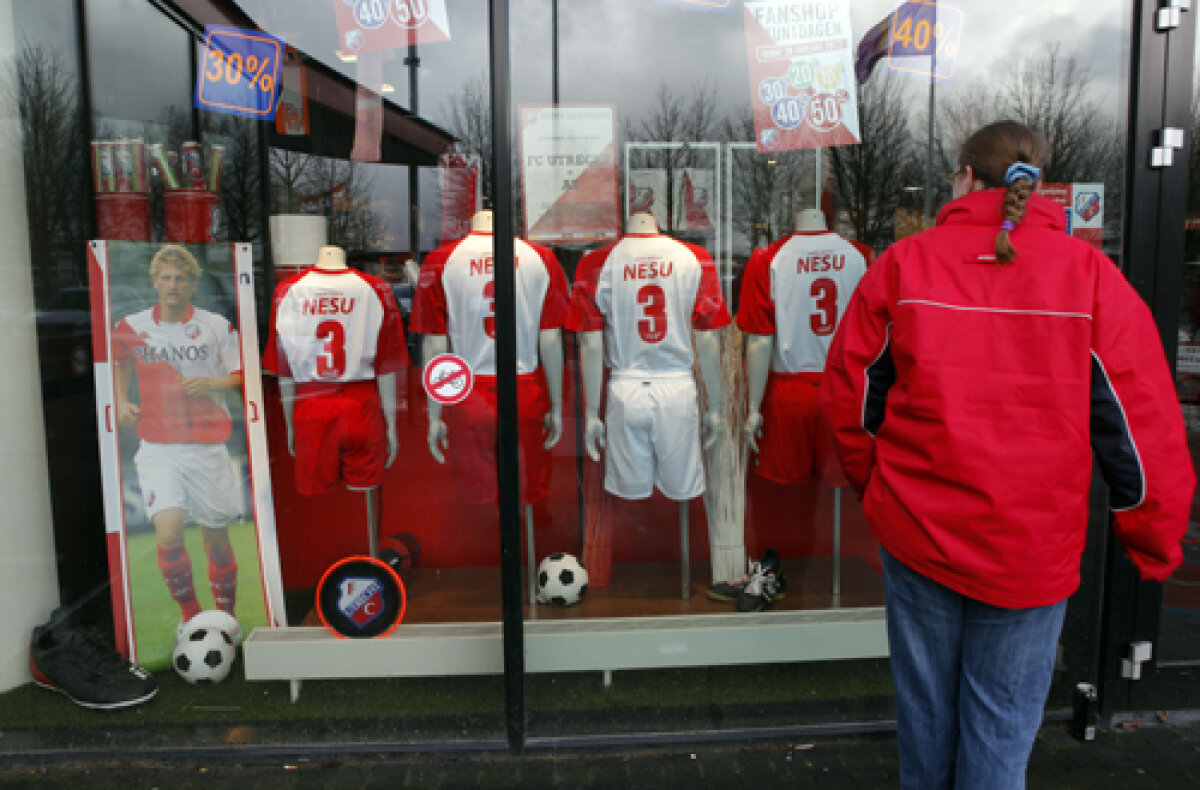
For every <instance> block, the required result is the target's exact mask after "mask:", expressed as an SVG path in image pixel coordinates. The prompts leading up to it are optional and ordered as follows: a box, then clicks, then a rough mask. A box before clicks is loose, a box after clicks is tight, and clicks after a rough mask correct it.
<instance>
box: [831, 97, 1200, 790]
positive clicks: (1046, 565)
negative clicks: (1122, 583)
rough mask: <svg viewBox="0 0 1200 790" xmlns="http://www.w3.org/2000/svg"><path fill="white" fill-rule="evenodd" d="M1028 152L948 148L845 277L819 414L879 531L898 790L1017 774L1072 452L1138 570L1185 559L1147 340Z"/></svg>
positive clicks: (1077, 499) (1159, 384) (1124, 288)
mask: <svg viewBox="0 0 1200 790" xmlns="http://www.w3.org/2000/svg"><path fill="white" fill-rule="evenodd" d="M1044 160H1045V147H1044V146H1043V144H1042V143H1041V141H1040V140H1039V138H1038V136H1037V134H1035V133H1034V132H1033V131H1032V130H1031V129H1029V128H1028V127H1026V126H1024V125H1022V124H1020V123H1016V122H1013V121H1000V122H997V123H993V124H990V125H988V126H985V127H983V128H982V129H979V130H978V131H977V132H975V133H974V134H972V135H971V136H970V138H969V139H968V140H967V141H966V142H965V143H964V144H963V146H962V148H961V150H960V152H959V157H958V166H957V168H956V169H955V171H954V173H952V174H951V180H952V181H953V196H954V199H953V200H951V201H950V202H949V203H947V204H946V205H945V206H943V207H942V209H941V211H940V212H939V213H938V217H937V224H936V225H935V227H933V228H931V229H929V230H927V231H925V232H924V233H919V234H917V235H914V236H910V237H908V238H905V239H903V240H901V241H899V242H897V243H895V244H893V245H892V246H891V247H890V248H888V250H887V251H886V252H885V253H884V254H883V255H882V256H880V258H879V259H878V260H877V261H876V262H875V264H874V265H873V266H871V268H870V269H868V270H867V273H866V275H865V276H864V277H863V279H862V280H861V281H860V283H859V285H858V288H857V289H856V291H855V293H854V295H853V297H852V298H851V300H850V303H849V305H848V306H847V309H846V314H845V316H844V317H843V319H842V321H841V323H840V325H839V328H838V330H837V333H836V335H835V337H834V339H833V344H832V347H831V348H830V351H829V357H828V360H827V362H826V367H825V377H824V380H823V382H822V392H821V405H822V409H823V411H824V413H825V416H826V418H827V419H828V421H829V423H830V425H831V427H832V429H833V433H834V437H835V440H836V444H837V449H838V455H839V458H840V460H841V462H842V467H843V469H844V471H845V473H846V476H847V478H848V479H849V481H850V484H851V486H852V487H853V488H854V490H855V491H856V493H857V494H858V496H859V498H860V499H861V501H862V506H863V510H864V513H865V514H866V518H867V522H868V524H869V525H870V527H871V530H872V532H873V533H874V534H875V536H876V537H877V538H878V540H879V543H880V546H881V550H880V555H881V563H882V568H883V576H884V590H885V599H886V611H887V629H888V642H889V647H890V653H891V664H892V676H893V680H894V682H895V689H896V691H895V694H896V717H897V727H898V742H899V748H900V775H901V785H902V786H903V787H905V788H922V790H935V789H936V788H958V789H959V790H965V789H966V788H989V789H991V790H1007V789H1009V788H1023V787H1024V786H1025V773H1026V768H1027V764H1028V761H1029V754H1030V750H1031V749H1032V746H1033V739H1034V737H1035V735H1036V733H1037V729H1038V727H1039V726H1040V724H1041V721H1042V712H1043V708H1044V706H1045V701H1046V697H1047V694H1048V693H1049V689H1050V684H1051V680H1052V679H1053V669H1054V659H1055V652H1056V650H1055V649H1056V646H1057V644H1058V639H1059V635H1060V632H1061V629H1062V623H1063V617H1064V614H1065V612H1066V605H1067V604H1066V601H1067V598H1068V597H1069V596H1070V595H1071V594H1072V593H1073V592H1074V591H1075V590H1076V588H1077V587H1078V586H1079V581H1080V557H1081V555H1082V552H1083V548H1084V542H1085V538H1086V531H1087V521H1088V489H1089V485H1090V483H1091V478H1092V466H1093V458H1094V459H1095V460H1096V461H1097V462H1098V465H1099V468H1100V470H1101V472H1102V473H1103V476H1104V479H1105V482H1106V483H1107V486H1108V504H1109V506H1110V508H1111V509H1112V511H1113V513H1114V515H1115V520H1114V526H1113V528H1114V530H1115V532H1116V536H1117V538H1118V539H1119V540H1120V541H1121V543H1122V544H1123V545H1124V547H1125V549H1126V551H1127V552H1128V555H1129V558H1130V559H1131V560H1132V561H1133V564H1134V566H1135V567H1136V568H1137V570H1138V572H1139V574H1140V575H1141V577H1142V578H1144V579H1152V580H1157V581H1161V580H1164V579H1166V578H1167V577H1168V576H1170V575H1171V573H1172V572H1173V571H1174V569H1175V568H1176V566H1178V565H1179V563H1180V562H1181V560H1182V551H1181V547H1180V539H1181V538H1182V536H1183V534H1184V532H1185V530H1186V528H1187V523H1188V512H1189V509H1190V506H1191V502H1192V493H1193V490H1194V488H1195V483H1196V479H1195V475H1194V474H1193V471H1192V462H1191V458H1190V456H1189V454H1188V448H1187V443H1186V439H1185V434H1184V427H1183V421H1182V417H1181V413H1180V408H1179V403H1178V401H1177V399H1176V396H1175V388H1174V383H1173V380H1172V377H1171V374H1170V370H1169V369H1168V366H1167V362H1166V356H1165V354H1164V353H1163V348H1162V342H1161V340H1160V339H1159V334H1158V331H1157V329H1156V327H1155V324H1154V320H1153V317H1152V315H1151V313H1150V311H1149V309H1148V308H1147V306H1146V304H1145V303H1144V302H1143V301H1142V300H1141V298H1140V297H1139V296H1138V295H1137V293H1136V292H1135V291H1134V290H1133V288H1132V287H1131V286H1130V285H1129V283H1128V282H1127V281H1126V280H1125V278H1124V277H1123V276H1122V274H1121V272H1120V271H1119V270H1118V269H1117V267H1116V266H1115V265H1114V264H1113V262H1112V261H1111V260H1109V259H1108V258H1107V257H1105V256H1104V254H1103V253H1102V252H1100V251H1099V250H1097V249H1095V248H1094V247H1092V246H1090V245H1088V244H1087V243H1085V242H1082V241H1080V240H1078V239H1074V238H1072V237H1071V236H1070V235H1068V234H1067V233H1066V220H1065V216H1064V214H1063V210H1062V208H1061V207H1060V206H1058V204H1056V203H1054V202H1053V201H1051V200H1049V199H1048V198H1046V197H1044V196H1043V195H1040V194H1038V193H1037V191H1036V188H1037V185H1038V182H1039V180H1040V178H1041V168H1042V167H1043V165H1044Z"/></svg>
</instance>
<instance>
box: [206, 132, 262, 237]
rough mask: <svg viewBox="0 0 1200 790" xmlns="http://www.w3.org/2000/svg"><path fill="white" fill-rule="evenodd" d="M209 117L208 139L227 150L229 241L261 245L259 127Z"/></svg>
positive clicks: (224, 205)
mask: <svg viewBox="0 0 1200 790" xmlns="http://www.w3.org/2000/svg"><path fill="white" fill-rule="evenodd" d="M207 115H209V116H211V117H210V118H208V129H207V130H206V132H205V137H206V138H213V141H214V142H219V143H221V144H223V145H224V146H225V161H224V163H223V165H222V167H221V182H220V184H221V186H220V190H219V192H220V198H221V214H222V218H223V220H224V222H225V231H226V236H227V238H229V239H231V240H236V241H251V242H253V241H259V240H260V237H261V235H262V175H261V173H262V170H261V168H260V167H259V163H260V161H261V160H260V156H261V151H260V148H259V140H258V131H257V124H256V123H255V122H253V121H248V120H245V119H242V118H234V117H231V116H227V115H221V116H216V115H214V114H212V113H208V114H207Z"/></svg>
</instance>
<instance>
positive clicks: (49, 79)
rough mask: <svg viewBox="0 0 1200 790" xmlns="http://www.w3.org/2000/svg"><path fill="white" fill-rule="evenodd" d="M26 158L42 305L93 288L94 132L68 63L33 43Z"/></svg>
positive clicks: (21, 71)
mask: <svg viewBox="0 0 1200 790" xmlns="http://www.w3.org/2000/svg"><path fill="white" fill-rule="evenodd" d="M16 71H17V74H16V79H15V80H12V81H10V82H9V84H10V85H15V86H16V89H17V97H16V99H17V105H18V107H19V108H20V114H21V152H22V156H23V159H24V165H25V196H26V197H25V200H26V207H27V210H28V214H29V245H30V253H31V255H32V257H33V261H34V266H35V268H36V269H37V270H38V271H40V272H45V273H47V274H48V275H49V276H39V277H36V278H35V283H34V287H35V291H36V296H37V299H38V302H39V303H41V302H43V301H44V300H45V299H46V298H48V297H49V295H50V294H52V293H53V292H54V290H55V289H56V288H58V287H60V286H61V285H64V284H66V283H67V282H72V283H75V282H86V279H87V273H86V269H85V264H84V257H83V249H84V244H85V242H86V241H87V235H88V223H87V218H88V217H89V216H90V214H91V208H90V206H88V203H87V195H88V190H87V188H86V182H85V181H84V179H86V178H87V177H88V175H87V174H89V173H90V172H91V166H90V165H89V164H88V159H87V151H88V150H89V148H88V141H87V131H86V128H85V125H84V119H83V118H82V117H81V113H80V112H79V90H80V88H79V82H78V80H77V79H76V77H75V75H74V74H73V73H72V71H71V69H70V68H69V67H68V66H67V64H66V63H65V62H64V61H63V59H62V57H61V56H59V55H58V54H57V53H55V52H53V51H52V50H50V49H47V48H45V47H43V46H41V45H35V44H30V43H28V42H26V43H25V44H24V45H23V46H22V48H21V52H20V55H19V56H18V58H17V63H16Z"/></svg>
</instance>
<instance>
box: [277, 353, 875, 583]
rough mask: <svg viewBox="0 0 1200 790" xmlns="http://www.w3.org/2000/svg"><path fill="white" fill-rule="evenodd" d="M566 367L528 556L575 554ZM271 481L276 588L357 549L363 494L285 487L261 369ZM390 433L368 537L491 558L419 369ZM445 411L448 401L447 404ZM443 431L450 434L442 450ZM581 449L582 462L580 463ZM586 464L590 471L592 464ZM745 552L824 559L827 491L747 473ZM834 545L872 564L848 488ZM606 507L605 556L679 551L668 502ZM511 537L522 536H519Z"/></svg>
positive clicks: (444, 555)
mask: <svg viewBox="0 0 1200 790" xmlns="http://www.w3.org/2000/svg"><path fill="white" fill-rule="evenodd" d="M573 368H574V366H573V364H568V366H567V371H566V374H565V379H566V381H565V385H564V392H563V402H564V404H565V406H564V414H563V438H562V440H561V441H560V442H559V444H558V446H557V447H556V448H555V449H554V450H553V455H552V459H553V460H552V471H551V482H550V494H549V496H548V497H547V498H546V500H545V501H543V502H541V503H538V504H536V505H535V506H534V509H533V510H534V522H535V535H536V539H537V544H536V552H537V554H538V555H539V556H538V559H540V558H541V557H544V556H545V555H547V554H549V553H551V552H554V551H569V552H572V553H574V554H576V555H579V554H580V553H581V552H582V527H581V521H580V513H581V509H580V504H579V503H580V498H581V492H582V485H583V484H582V482H581V480H580V478H579V471H578V470H579V466H578V464H577V460H576V459H577V455H578V454H579V453H582V450H579V451H578V452H577V447H576V435H577V434H576V427H577V420H576V418H575V403H576V389H575V386H574V369H573ZM265 379H266V381H265V397H266V401H267V432H268V445H269V448H270V455H271V487H272V490H273V493H274V498H275V518H276V528H277V530H278V534H279V552H280V562H281V565H282V568H283V583H284V587H285V588H287V589H300V588H308V587H314V586H316V583H317V581H319V579H320V578H321V575H322V574H323V573H324V572H325V569H326V568H328V567H329V565H331V564H332V563H333V562H334V561H336V560H338V559H340V558H342V557H345V556H348V555H352V554H365V553H366V551H367V532H366V529H367V528H366V523H367V522H366V502H365V495H364V494H362V493H361V492H353V491H346V490H339V491H335V492H332V493H329V494H325V495H322V496H316V497H308V496H303V495H301V494H298V493H297V492H296V490H295V476H294V471H293V460H292V457H291V456H290V455H289V454H288V452H287V446H286V431H285V429H284V423H283V410H282V408H281V407H280V402H279V389H278V384H277V382H276V380H275V379H274V377H271V376H267V377H265ZM397 390H398V394H397V420H396V422H397V434H398V438H399V440H400V452H399V455H398V457H397V459H396V462H395V463H394V464H393V465H392V467H391V468H390V469H388V470H386V471H385V472H384V476H383V484H382V488H381V494H380V499H381V526H380V535H381V536H382V537H387V536H389V535H392V534H394V533H396V532H400V531H405V532H409V533H411V534H412V535H413V536H414V537H415V538H416V539H417V541H418V542H419V543H420V545H421V555H420V558H419V560H418V563H419V565H420V566H423V567H459V566H462V567H480V566H493V565H497V564H499V561H500V537H499V519H498V515H497V510H496V507H495V505H463V504H461V503H459V502H457V492H456V491H455V487H454V486H455V481H454V479H453V476H452V475H451V472H450V468H449V465H443V464H438V463H436V462H435V461H434V460H433V457H432V456H431V455H430V454H429V450H428V447H427V445H426V441H425V436H426V429H427V427H428V416H427V407H426V400H425V393H424V391H423V390H422V388H421V376H420V371H419V369H417V368H415V367H412V368H409V369H408V370H406V371H402V372H401V373H400V374H399V375H398V376H397ZM450 408H452V407H450ZM453 441H454V437H453V436H451V437H450V442H451V449H450V451H451V452H453V449H454V448H453ZM583 457H584V461H583V464H584V471H585V473H586V472H587V471H588V467H590V466H591V465H592V463H593V462H592V461H591V460H590V459H588V458H587V457H586V455H584V456H583ZM592 471H593V472H594V471H595V470H592ZM749 478H750V479H749V480H748V482H747V491H746V493H747V502H746V550H747V553H748V554H749V555H750V556H751V557H759V556H761V555H762V553H763V552H764V551H765V550H766V549H767V548H774V549H776V550H777V551H779V553H780V554H781V555H783V556H785V557H796V556H829V555H830V554H831V552H832V529H831V524H832V515H831V514H832V490H831V489H829V488H825V487H820V486H817V485H816V484H811V485H797V486H779V485H776V484H774V483H770V482H768V481H765V480H762V479H761V478H759V477H758V476H757V475H753V474H751V475H749ZM842 503H843V507H842V510H843V518H842V553H843V555H844V556H859V557H862V558H863V559H865V560H867V561H868V562H870V563H872V564H877V563H878V553H877V552H878V550H877V548H876V547H875V543H874V541H873V540H872V539H871V537H870V535H869V533H868V530H867V528H866V524H865V522H864V520H863V517H862V510H861V508H859V506H858V503H857V502H856V501H855V498H854V496H853V494H852V493H850V491H849V490H848V489H846V490H845V491H844V494H843V500H842ZM689 512H690V546H691V554H692V559H693V560H694V561H697V562H704V561H707V560H708V557H709V553H708V526H707V523H706V521H705V517H704V506H703V503H702V500H701V499H699V498H698V499H696V500H694V501H693V502H692V503H691V505H690V511H689ZM612 516H613V519H612V520H613V523H614V528H613V536H612V543H613V561H614V562H618V563H634V562H672V561H677V560H678V558H679V528H678V524H679V510H678V506H677V504H676V503H675V502H673V501H671V500H668V499H666V498H665V497H663V496H662V495H661V494H658V493H656V494H655V495H654V496H652V497H651V498H649V499H646V500H641V501H626V500H617V501H616V502H615V504H614V509H613V511H612ZM522 545H524V543H523V542H522Z"/></svg>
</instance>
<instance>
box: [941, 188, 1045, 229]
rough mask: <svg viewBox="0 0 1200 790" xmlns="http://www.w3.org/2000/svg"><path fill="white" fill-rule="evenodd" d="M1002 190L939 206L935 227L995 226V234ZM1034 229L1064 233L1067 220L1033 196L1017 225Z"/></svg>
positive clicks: (1035, 195)
mask: <svg viewBox="0 0 1200 790" xmlns="http://www.w3.org/2000/svg"><path fill="white" fill-rule="evenodd" d="M1003 205H1004V190H1003V189H983V190H980V191H978V192H971V193H968V194H966V195H963V196H962V197H960V198H958V199H957V200H952V201H950V202H949V203H947V204H946V205H944V206H942V210H941V211H939V212H938V217H937V224H938V225H995V226H996V228H997V230H998V229H999V228H1000V223H1001V222H1002V221H1003V217H1002V215H1001V213H1000V209H1001V207H1002V206H1003ZM1022 225H1035V226H1038V227H1043V228H1049V229H1051V230H1062V231H1065V230H1066V229H1067V216H1066V214H1065V213H1064V212H1063V208H1062V206H1060V205H1058V204H1057V203H1055V202H1054V201H1053V200H1051V199H1050V198H1048V197H1046V196H1045V195H1041V194H1038V193H1036V192H1035V193H1034V194H1032V195H1030V196H1029V200H1027V201H1026V202H1025V218H1024V219H1022V220H1021V222H1020V223H1019V224H1018V225H1017V227H1021V226H1022Z"/></svg>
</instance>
